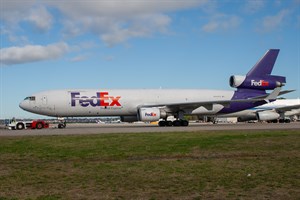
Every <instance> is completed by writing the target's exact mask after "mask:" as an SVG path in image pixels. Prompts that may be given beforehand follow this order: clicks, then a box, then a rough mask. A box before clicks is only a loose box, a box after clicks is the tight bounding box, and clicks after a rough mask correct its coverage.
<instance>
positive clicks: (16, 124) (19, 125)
mask: <svg viewBox="0 0 300 200" xmlns="http://www.w3.org/2000/svg"><path fill="white" fill-rule="evenodd" d="M5 125H6V127H7V128H8V129H11V130H22V129H28V128H30V129H42V128H49V123H47V122H45V121H43V120H33V121H17V120H16V119H14V118H13V119H11V120H6V121H5Z"/></svg>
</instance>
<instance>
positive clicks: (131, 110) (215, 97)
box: [20, 89, 234, 117]
mask: <svg viewBox="0 0 300 200" xmlns="http://www.w3.org/2000/svg"><path fill="white" fill-rule="evenodd" d="M233 94H234V91H220V90H196V89H190V90H186V89H185V90H183V89H182V90H178V89H135V90H129V89H123V90H113V89H97V90H91V89H72V90H51V91H45V92H41V93H36V94H33V95H32V96H31V97H28V98H26V99H25V100H23V101H22V102H21V103H20V107H21V108H23V109H24V110H27V111H30V112H33V113H37V114H42V115H48V116H56V117H79V116H81V117H84V116H133V115H137V112H138V108H139V107H142V106H149V105H153V106H155V105H164V104H172V103H174V104H176V103H190V102H205V101H222V100H230V99H231V98H232V97H233ZM223 107H224V106H222V105H220V104H214V105H213V107H212V108H211V109H207V108H205V107H203V106H200V107H198V108H196V109H194V108H193V109H190V110H185V114H192V115H202V114H216V113H218V112H219V111H220V110H221V109H222V108H223Z"/></svg>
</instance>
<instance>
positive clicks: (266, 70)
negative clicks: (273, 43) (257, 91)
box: [247, 49, 279, 77]
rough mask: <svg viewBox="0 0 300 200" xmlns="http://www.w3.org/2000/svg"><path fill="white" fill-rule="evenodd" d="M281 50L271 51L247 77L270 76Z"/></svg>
mask: <svg viewBox="0 0 300 200" xmlns="http://www.w3.org/2000/svg"><path fill="white" fill-rule="evenodd" d="M278 53H279V49H270V50H268V51H267V53H266V54H265V55H264V56H263V57H262V58H261V59H260V60H259V61H258V62H257V63H256V64H255V65H254V66H253V67H252V69H251V70H250V71H249V72H248V73H247V76H252V77H260V76H262V75H263V76H265V75H270V74H271V73H272V70H273V67H274V64H275V62H276V59H277V56H278Z"/></svg>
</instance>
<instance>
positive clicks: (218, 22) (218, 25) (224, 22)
mask: <svg viewBox="0 0 300 200" xmlns="http://www.w3.org/2000/svg"><path fill="white" fill-rule="evenodd" d="M241 22H242V19H241V18H240V17H238V16H235V15H226V14H216V15H214V16H213V17H212V18H211V19H210V21H209V22H208V23H207V24H205V25H204V26H202V28H201V29H202V31H204V32H207V33H211V32H217V31H228V30H230V29H233V28H236V27H238V26H239V25H240V23H241Z"/></svg>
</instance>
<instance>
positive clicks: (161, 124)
mask: <svg viewBox="0 0 300 200" xmlns="http://www.w3.org/2000/svg"><path fill="white" fill-rule="evenodd" d="M158 126H166V121H159V122H158Z"/></svg>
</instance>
